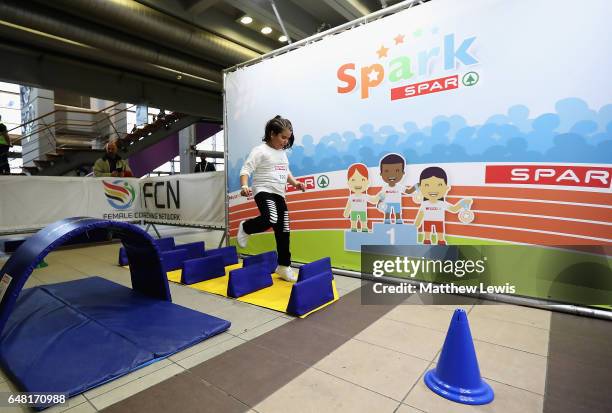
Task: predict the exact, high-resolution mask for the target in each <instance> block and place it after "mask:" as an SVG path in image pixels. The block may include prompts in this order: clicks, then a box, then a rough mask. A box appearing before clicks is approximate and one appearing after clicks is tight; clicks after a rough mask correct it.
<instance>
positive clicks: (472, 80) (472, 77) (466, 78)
mask: <svg viewBox="0 0 612 413" xmlns="http://www.w3.org/2000/svg"><path fill="white" fill-rule="evenodd" d="M478 80H480V76H479V75H478V73H476V72H467V73H466V74H465V75H463V77H462V78H461V82H463V84H464V85H465V86H474V85H475V84H476V83H478Z"/></svg>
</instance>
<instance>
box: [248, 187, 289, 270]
mask: <svg viewBox="0 0 612 413" xmlns="http://www.w3.org/2000/svg"><path fill="white" fill-rule="evenodd" d="M255 203H256V204H257V208H259V213H260V214H261V215H260V216H258V217H257V218H252V219H249V220H248V221H245V222H244V225H243V226H242V228H243V229H244V232H246V233H247V234H256V233H258V232H264V231H266V230H267V229H268V228H270V227H272V229H273V230H274V237H275V238H276V251H277V252H278V264H279V265H285V266H289V265H291V252H289V234H290V232H289V211H288V210H287V204H286V203H285V198H283V197H282V196H280V195H277V194H271V193H269V192H259V193H258V194H257V195H255Z"/></svg>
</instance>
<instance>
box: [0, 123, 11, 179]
mask: <svg viewBox="0 0 612 413" xmlns="http://www.w3.org/2000/svg"><path fill="white" fill-rule="evenodd" d="M11 146H13V144H12V143H11V138H10V137H9V134H8V131H7V129H6V125H5V124H4V123H2V116H0V174H2V175H10V173H11V166H10V165H9V161H8V153H9V148H10V147H11Z"/></svg>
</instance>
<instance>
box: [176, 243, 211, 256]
mask: <svg viewBox="0 0 612 413" xmlns="http://www.w3.org/2000/svg"><path fill="white" fill-rule="evenodd" d="M176 248H177V249H178V248H180V249H183V250H187V259H189V260H193V259H195V258H202V257H204V251H205V249H206V246H205V244H204V241H198V242H189V243H187V244H181V245H178V246H177V247H176Z"/></svg>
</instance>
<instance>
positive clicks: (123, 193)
mask: <svg viewBox="0 0 612 413" xmlns="http://www.w3.org/2000/svg"><path fill="white" fill-rule="evenodd" d="M102 184H103V185H104V195H106V200H107V201H108V203H109V204H110V206H112V207H113V208H115V209H128V208H129V207H131V206H132V204H133V203H134V200H135V199H136V191H135V190H134V187H133V186H132V185H130V184H129V183H128V182H126V181H123V180H121V179H118V180H116V181H113V182H106V181H102Z"/></svg>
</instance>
